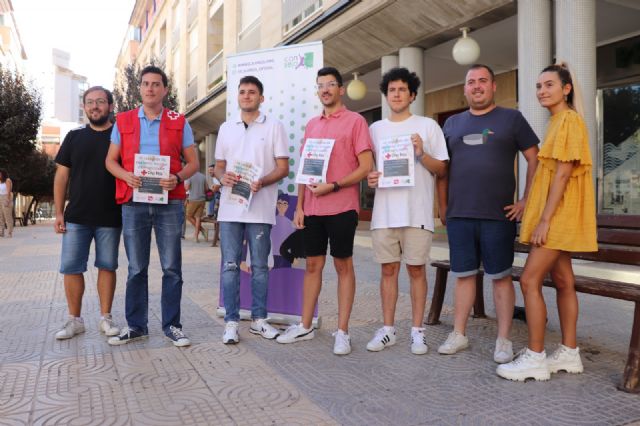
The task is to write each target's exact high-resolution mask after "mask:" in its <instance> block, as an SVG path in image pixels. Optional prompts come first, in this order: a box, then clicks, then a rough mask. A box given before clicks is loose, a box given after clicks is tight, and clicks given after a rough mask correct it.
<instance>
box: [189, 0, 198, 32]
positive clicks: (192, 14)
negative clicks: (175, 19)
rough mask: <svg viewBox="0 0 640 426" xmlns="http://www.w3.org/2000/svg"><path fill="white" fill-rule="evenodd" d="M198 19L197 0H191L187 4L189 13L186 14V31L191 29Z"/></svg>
mask: <svg viewBox="0 0 640 426" xmlns="http://www.w3.org/2000/svg"><path fill="white" fill-rule="evenodd" d="M197 17H198V0H191V3H190V4H189V12H188V14H187V29H191V26H192V25H193V23H194V22H195V20H196V18H197Z"/></svg>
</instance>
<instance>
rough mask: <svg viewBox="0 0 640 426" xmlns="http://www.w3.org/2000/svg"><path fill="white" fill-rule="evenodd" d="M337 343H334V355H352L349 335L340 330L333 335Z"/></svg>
mask: <svg viewBox="0 0 640 426" xmlns="http://www.w3.org/2000/svg"><path fill="white" fill-rule="evenodd" d="M333 337H335V339H336V340H335V342H334V343H333V353H334V354H336V355H349V354H350V353H351V338H350V337H349V335H348V334H347V333H345V332H344V331H342V330H340V329H338V331H336V332H335V333H333Z"/></svg>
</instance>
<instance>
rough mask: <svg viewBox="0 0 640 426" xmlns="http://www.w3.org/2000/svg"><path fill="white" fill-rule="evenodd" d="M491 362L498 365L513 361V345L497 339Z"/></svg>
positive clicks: (509, 341) (505, 340) (499, 338)
mask: <svg viewBox="0 0 640 426" xmlns="http://www.w3.org/2000/svg"><path fill="white" fill-rule="evenodd" d="M493 360H494V361H495V362H497V363H498V364H506V363H507V362H511V361H513V343H511V340H509V339H503V338H502V337H498V339H497V340H496V349H495V351H493Z"/></svg>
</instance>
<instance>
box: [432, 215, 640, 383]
mask: <svg viewBox="0 0 640 426" xmlns="http://www.w3.org/2000/svg"><path fill="white" fill-rule="evenodd" d="M598 246H599V250H598V251H597V252H594V253H574V254H573V256H572V258H573V259H583V260H591V261H596V262H605V263H612V264H622V265H634V266H640V216H631V215H629V216H617V215H616V216H613V215H599V216H598ZM515 250H516V252H519V253H528V251H529V246H527V245H524V244H520V243H518V242H516V247H515ZM431 265H432V266H434V267H435V268H436V282H435V286H434V289H433V298H432V301H431V309H430V310H429V314H428V316H427V321H426V324H428V325H435V324H439V323H440V313H441V311H442V303H443V301H444V293H445V289H446V286H447V275H448V273H449V269H450V264H449V261H434V262H432V263H431ZM522 270H523V268H522V267H517V266H514V267H513V272H512V276H513V280H514V281H519V280H520V276H521V275H522ZM575 278H576V284H575V287H576V291H578V292H581V293H588V294H594V295H598V296H604V297H611V298H614V299H619V300H628V301H630V302H634V303H635V311H634V317H633V325H632V329H631V341H630V344H629V355H628V359H627V364H626V366H625V369H624V374H623V378H622V383H620V384H619V385H618V389H620V390H623V391H626V392H631V393H640V269H639V270H638V278H637V280H635V282H633V283H628V282H621V281H615V280H608V279H602V278H594V277H589V276H582V275H576V277H575ZM544 285H545V286H547V287H553V286H554V284H553V281H552V280H551V278H550V277H547V278H546V279H545V281H544ZM473 316H474V317H476V318H478V317H484V316H485V313H484V296H483V273H482V272H480V273H478V275H477V277H476V300H475V303H474V306H473Z"/></svg>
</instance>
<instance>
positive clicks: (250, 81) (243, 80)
mask: <svg viewBox="0 0 640 426" xmlns="http://www.w3.org/2000/svg"><path fill="white" fill-rule="evenodd" d="M243 84H253V85H254V86H256V87H257V88H258V92H260V96H262V94H263V93H264V86H263V85H262V82H261V81H260V80H258V77H254V76H252V75H245V76H244V77H242V78H241V79H240V83H238V88H240V86H242V85H243Z"/></svg>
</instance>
